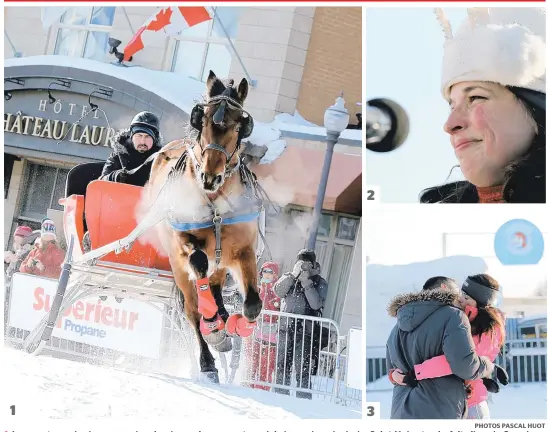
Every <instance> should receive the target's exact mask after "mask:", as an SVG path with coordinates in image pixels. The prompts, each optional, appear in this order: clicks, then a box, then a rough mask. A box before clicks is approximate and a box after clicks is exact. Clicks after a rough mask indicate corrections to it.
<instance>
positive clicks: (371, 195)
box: [367, 190, 375, 201]
mask: <svg viewBox="0 0 548 432" xmlns="http://www.w3.org/2000/svg"><path fill="white" fill-rule="evenodd" d="M374 200H375V191H372V190H368V191H367V201H374Z"/></svg>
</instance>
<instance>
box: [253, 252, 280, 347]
mask: <svg viewBox="0 0 548 432" xmlns="http://www.w3.org/2000/svg"><path fill="white" fill-rule="evenodd" d="M265 268H269V269H271V270H272V273H273V279H272V282H270V283H266V282H260V283H259V297H260V298H261V301H262V302H263V310H266V311H279V310H280V304H281V299H280V297H278V296H277V295H276V293H275V292H274V288H273V287H274V284H275V283H276V281H277V280H278V275H279V273H280V267H279V266H278V264H276V263H275V262H270V261H267V262H265V263H264V264H263V265H262V267H261V273H262V271H263V270H264V269H265ZM260 322H261V325H260V326H259V327H258V328H257V330H256V338H257V339H258V340H260V341H264V342H268V343H276V342H277V336H278V324H277V322H278V317H277V316H273V315H268V314H265V315H264V316H263V318H262V320H261V321H260Z"/></svg>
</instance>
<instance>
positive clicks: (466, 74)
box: [435, 7, 546, 100]
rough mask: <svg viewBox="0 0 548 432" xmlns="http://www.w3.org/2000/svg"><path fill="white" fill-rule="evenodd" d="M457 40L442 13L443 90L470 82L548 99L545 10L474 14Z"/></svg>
mask: <svg viewBox="0 0 548 432" xmlns="http://www.w3.org/2000/svg"><path fill="white" fill-rule="evenodd" d="M467 11H468V19H467V20H466V21H465V22H464V23H463V24H462V26H461V27H460V28H459V29H458V30H457V32H456V34H455V35H453V33H452V29H451V24H450V23H449V21H448V20H447V18H446V17H445V15H444V13H443V11H442V9H441V8H436V9H435V13H436V16H437V18H438V20H439V21H440V23H441V26H442V28H443V31H444V34H445V39H446V40H445V44H444V54H443V66H442V79H441V87H442V88H441V90H442V94H443V97H444V98H445V99H446V100H449V94H450V90H451V87H452V86H453V85H455V84H458V83H460V82H464V81H488V82H495V83H499V84H501V85H503V86H513V87H521V88H525V89H529V90H533V91H536V92H541V93H544V94H546V11H545V9H544V8H529V7H517V8H506V7H503V8H468V9H467Z"/></svg>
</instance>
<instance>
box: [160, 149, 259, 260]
mask: <svg viewBox="0 0 548 432" xmlns="http://www.w3.org/2000/svg"><path fill="white" fill-rule="evenodd" d="M189 155H190V158H191V159H193V161H195V159H196V155H195V154H194V152H193V151H192V147H189V148H187V150H186V151H185V152H184V153H183V154H182V155H181V156H180V157H179V159H178V160H177V162H176V164H175V166H174V167H173V168H172V169H171V171H170V172H169V174H168V179H167V181H168V182H169V181H173V180H175V179H176V178H178V177H180V176H182V175H183V174H184V172H185V170H186V167H187V160H188V157H189ZM236 169H239V170H240V181H241V182H242V184H243V185H244V186H245V188H246V190H247V191H248V192H250V194H249V195H251V196H248V195H247V194H244V195H243V196H244V197H245V198H246V199H247V201H248V202H249V206H245V210H235V209H234V208H233V206H232V205H231V203H230V201H229V199H228V198H227V197H226V195H225V194H224V193H222V192H221V193H220V194H219V196H220V197H222V198H223V199H224V200H225V201H226V202H227V203H228V206H229V208H230V210H229V211H228V212H227V213H221V212H220V211H219V209H218V207H217V206H216V205H215V203H214V202H213V201H212V200H211V199H210V197H209V196H208V195H207V193H205V192H204V191H202V192H203V196H204V198H205V200H206V201H207V206H208V207H209V209H210V211H211V213H210V215H209V216H207V217H204V218H202V219H201V220H196V219H194V220H192V221H179V220H175V219H174V217H173V214H172V212H171V211H170V213H169V215H168V221H169V224H170V226H171V228H172V229H174V230H175V231H178V232H188V231H193V230H200V229H206V228H211V227H213V230H214V233H215V265H216V267H217V268H218V266H219V264H220V263H221V227H222V226H223V225H234V224H238V223H245V222H252V221H254V220H259V218H260V215H261V212H262V211H263V209H264V206H263V200H262V198H261V197H260V195H259V193H258V189H257V187H256V185H257V184H258V183H257V181H256V177H255V176H254V174H253V173H252V172H251V171H250V170H249V168H247V167H246V166H245V165H242V164H241V163H240V158H239V157H238V164H237V165H236V167H235V168H234V169H233V170H232V173H234V172H236ZM232 173H231V174H232ZM250 180H252V181H250ZM259 234H260V235H261V238H262V240H263V242H264V243H265V245H266V239H265V238H264V235H263V233H262V232H261V229H260V227H259ZM267 247H268V246H267ZM269 253H270V249H269Z"/></svg>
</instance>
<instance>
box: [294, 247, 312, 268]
mask: <svg viewBox="0 0 548 432" xmlns="http://www.w3.org/2000/svg"><path fill="white" fill-rule="evenodd" d="M297 260H299V261H308V262H309V263H311V264H315V263H316V252H314V251H313V250H312V249H301V250H300V251H299V253H298V254H297Z"/></svg>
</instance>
